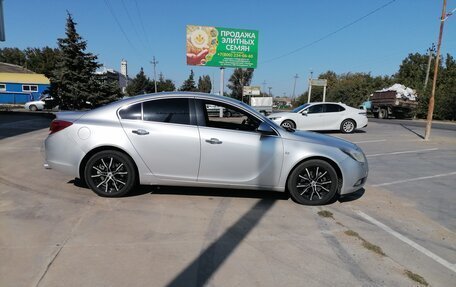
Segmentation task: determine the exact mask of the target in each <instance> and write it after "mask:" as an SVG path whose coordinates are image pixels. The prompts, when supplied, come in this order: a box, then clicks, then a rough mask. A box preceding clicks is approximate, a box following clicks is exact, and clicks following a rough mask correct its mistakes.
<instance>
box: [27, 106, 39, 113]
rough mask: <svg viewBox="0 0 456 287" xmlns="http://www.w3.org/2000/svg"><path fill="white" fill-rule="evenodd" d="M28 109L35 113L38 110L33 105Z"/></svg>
mask: <svg viewBox="0 0 456 287" xmlns="http://www.w3.org/2000/svg"><path fill="white" fill-rule="evenodd" d="M29 109H30V110H31V111H32V112H36V111H37V110H38V108H37V107H36V106H35V105H31V106H30V107H29Z"/></svg>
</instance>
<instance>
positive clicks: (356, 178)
mask: <svg viewBox="0 0 456 287" xmlns="http://www.w3.org/2000/svg"><path fill="white" fill-rule="evenodd" d="M341 169H342V177H343V182H342V188H341V190H340V194H341V195H344V194H349V193H352V192H355V191H357V190H359V189H361V188H362V187H363V186H364V185H365V184H366V181H367V176H368V174H369V166H368V163H367V160H366V161H365V162H364V163H361V162H358V161H356V160H354V159H352V158H350V157H349V158H347V159H346V160H344V161H343V162H342V164H341Z"/></svg>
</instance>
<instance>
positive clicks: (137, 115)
mask: <svg viewBox="0 0 456 287" xmlns="http://www.w3.org/2000/svg"><path fill="white" fill-rule="evenodd" d="M119 115H120V117H121V118H122V119H124V120H140V119H141V104H135V105H131V106H129V107H126V108H123V109H121V110H120V111H119Z"/></svg>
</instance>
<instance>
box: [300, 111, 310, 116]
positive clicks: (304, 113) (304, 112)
mask: <svg viewBox="0 0 456 287" xmlns="http://www.w3.org/2000/svg"><path fill="white" fill-rule="evenodd" d="M308 113H309V110H305V111H303V112H302V113H301V114H302V115H303V116H307V114H308Z"/></svg>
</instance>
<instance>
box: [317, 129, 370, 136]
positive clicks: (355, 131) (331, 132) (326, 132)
mask: <svg viewBox="0 0 456 287" xmlns="http://www.w3.org/2000/svg"><path fill="white" fill-rule="evenodd" d="M316 132H317V133H320V134H342V135H343V134H344V133H343V132H341V131H339V130H333V131H316ZM365 133H367V131H365V130H354V131H353V132H352V134H365Z"/></svg>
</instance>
